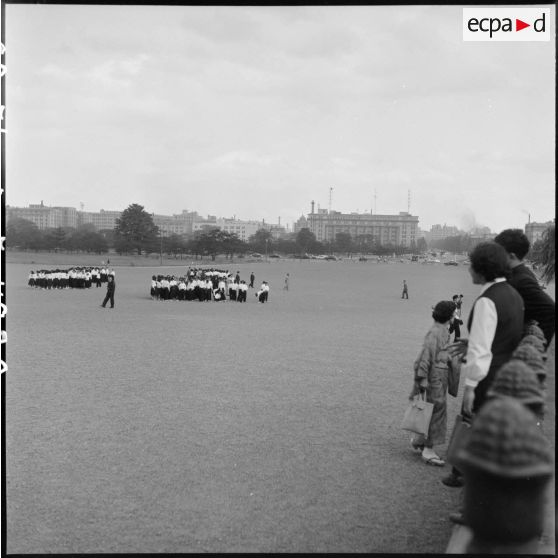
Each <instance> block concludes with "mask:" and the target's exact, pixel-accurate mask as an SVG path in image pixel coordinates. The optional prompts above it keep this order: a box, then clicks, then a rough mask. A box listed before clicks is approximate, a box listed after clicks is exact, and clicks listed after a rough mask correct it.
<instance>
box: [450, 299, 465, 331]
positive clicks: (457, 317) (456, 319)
mask: <svg viewBox="0 0 558 558" xmlns="http://www.w3.org/2000/svg"><path fill="white" fill-rule="evenodd" d="M461 296H462V297H463V295H461ZM452 302H453V303H454V304H455V312H454V314H453V320H452V322H451V325H450V328H449V332H450V335H451V334H452V333H455V336H454V338H453V340H454V341H457V340H458V339H459V338H460V337H461V326H462V325H463V320H462V319H461V302H460V300H459V296H458V295H453V297H452Z"/></svg>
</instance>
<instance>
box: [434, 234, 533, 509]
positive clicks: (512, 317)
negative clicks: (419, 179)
mask: <svg viewBox="0 0 558 558" xmlns="http://www.w3.org/2000/svg"><path fill="white" fill-rule="evenodd" d="M469 259H470V261H471V264H470V266H469V273H470V275H471V279H472V281H473V284H475V285H480V286H481V289H480V294H479V296H478V298H477V299H476V300H475V302H474V304H473V307H472V308H471V313H470V314H469V319H468V321H467V329H468V331H469V338H468V339H463V338H461V339H459V340H458V341H457V342H454V343H452V344H451V345H450V347H449V348H450V354H451V355H452V356H455V357H460V358H463V357H464V365H463V368H462V369H461V371H462V376H464V377H465V391H464V393H463V404H462V414H463V415H465V416H467V417H472V416H473V415H474V414H475V413H477V412H478V411H479V410H480V409H481V407H482V406H483V404H484V403H485V400H486V392H487V391H488V390H489V388H490V387H491V384H492V381H493V379H494V376H495V375H496V371H497V370H498V369H499V368H500V367H501V366H502V365H503V364H504V363H506V362H507V361H508V360H510V358H511V356H512V353H513V351H514V350H515V349H516V347H517V346H518V344H519V342H520V341H521V336H522V334H523V316H524V310H523V300H522V298H521V296H520V295H519V293H518V292H517V291H516V290H515V289H514V288H513V287H512V286H511V285H510V284H509V283H508V282H507V281H506V278H505V276H506V274H507V273H508V271H509V266H508V256H507V254H506V251H505V250H504V248H502V246H500V245H499V244H497V243H496V242H481V243H480V244H478V245H477V246H476V247H475V248H474V249H473V251H472V252H471V253H470V255H469ZM442 482H443V483H444V484H445V485H446V486H461V485H462V480H461V474H460V472H459V471H458V470H457V469H456V468H455V467H454V468H453V470H452V472H451V473H450V474H449V475H448V476H447V477H445V478H444V479H442ZM450 517H452V516H450Z"/></svg>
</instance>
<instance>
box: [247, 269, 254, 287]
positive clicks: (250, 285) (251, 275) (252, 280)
mask: <svg viewBox="0 0 558 558" xmlns="http://www.w3.org/2000/svg"><path fill="white" fill-rule="evenodd" d="M255 280H256V276H255V275H254V272H253V271H252V273H250V284H249V285H248V286H249V287H250V288H251V289H253V288H254V281H255Z"/></svg>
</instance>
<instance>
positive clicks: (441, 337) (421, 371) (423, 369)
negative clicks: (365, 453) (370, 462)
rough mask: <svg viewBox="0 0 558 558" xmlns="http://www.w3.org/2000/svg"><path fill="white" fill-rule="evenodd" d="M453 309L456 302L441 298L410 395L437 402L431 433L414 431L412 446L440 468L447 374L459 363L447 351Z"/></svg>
mask: <svg viewBox="0 0 558 558" xmlns="http://www.w3.org/2000/svg"><path fill="white" fill-rule="evenodd" d="M454 312H455V303H454V302H452V301H450V300H442V301H440V302H438V304H436V306H435V307H434V311H433V312H432V317H433V318H434V324H433V325H432V327H431V328H430V330H429V331H428V333H427V334H426V337H425V338H424V343H423V346H422V349H421V351H420V354H419V356H418V357H417V359H416V360H415V363H414V365H413V369H414V371H415V374H414V384H413V389H412V391H411V395H410V396H409V399H411V400H412V399H413V398H414V397H415V396H416V395H418V394H424V395H425V398H426V401H428V402H429V403H433V405H434V409H433V412H432V419H431V420H430V426H429V428H428V436H426V437H425V436H423V435H422V434H415V435H414V436H413V437H412V438H411V447H412V448H413V449H414V450H419V451H420V452H421V454H422V460H423V461H424V462H425V463H426V464H427V465H435V466H437V467H443V466H444V465H445V461H444V460H443V459H442V458H441V457H440V456H439V455H438V454H437V453H436V452H435V451H434V446H435V445H440V444H443V443H444V442H445V440H446V431H447V392H448V374H449V370H450V369H452V368H454V367H459V366H460V363H459V360H458V359H452V357H451V355H450V354H449V352H448V343H449V339H450V334H449V325H450V322H451V320H452V318H453V316H454Z"/></svg>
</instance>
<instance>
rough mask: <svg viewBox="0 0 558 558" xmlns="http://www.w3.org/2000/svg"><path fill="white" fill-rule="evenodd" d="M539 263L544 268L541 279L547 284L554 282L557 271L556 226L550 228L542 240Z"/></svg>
mask: <svg viewBox="0 0 558 558" xmlns="http://www.w3.org/2000/svg"><path fill="white" fill-rule="evenodd" d="M537 263H540V264H541V265H542V266H543V269H542V275H541V279H542V280H543V281H545V282H547V283H548V282H549V281H552V279H554V276H555V271H556V226H555V225H552V226H550V227H548V228H547V229H546V230H545V231H544V233H543V235H542V238H541V243H540V250H539V253H538V257H537Z"/></svg>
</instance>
